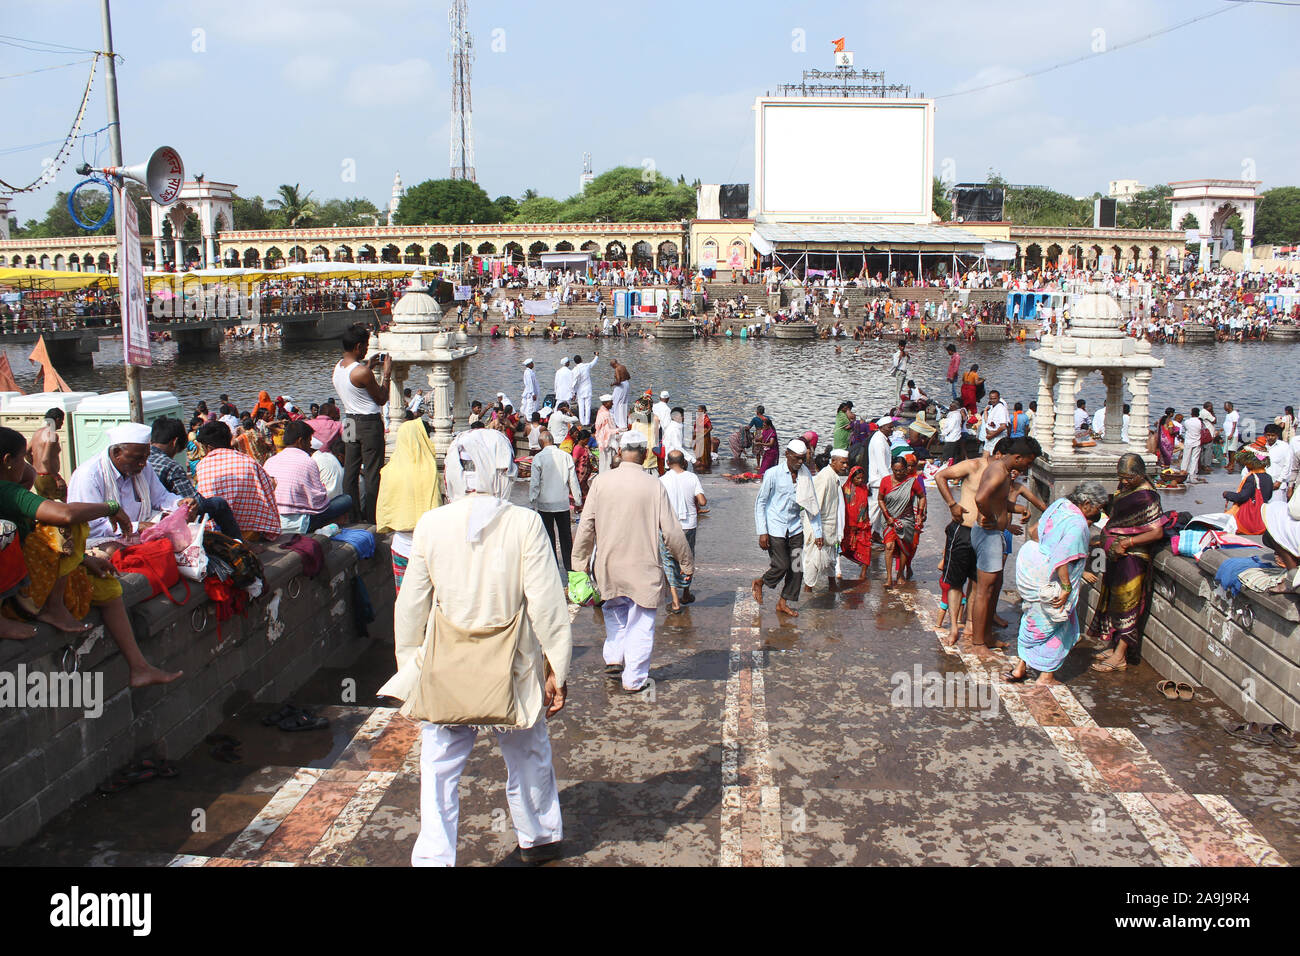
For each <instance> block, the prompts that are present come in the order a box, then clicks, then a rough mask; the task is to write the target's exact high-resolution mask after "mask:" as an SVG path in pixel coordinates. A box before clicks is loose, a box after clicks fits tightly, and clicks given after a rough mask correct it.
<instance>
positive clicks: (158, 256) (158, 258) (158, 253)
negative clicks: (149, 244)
mask: <svg viewBox="0 0 1300 956" xmlns="http://www.w3.org/2000/svg"><path fill="white" fill-rule="evenodd" d="M153 267H154V271H155V272H162V268H163V244H162V231H161V230H159V233H158V235H156V236H154V237H153Z"/></svg>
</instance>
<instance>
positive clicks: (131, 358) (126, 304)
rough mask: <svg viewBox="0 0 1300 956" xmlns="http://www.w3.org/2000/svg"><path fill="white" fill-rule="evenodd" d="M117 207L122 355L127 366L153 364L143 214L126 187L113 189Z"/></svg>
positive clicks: (118, 282)
mask: <svg viewBox="0 0 1300 956" xmlns="http://www.w3.org/2000/svg"><path fill="white" fill-rule="evenodd" d="M113 203H114V205H115V206H116V207H117V266H118V279H117V292H118V298H119V300H120V302H121V308H122V357H123V360H124V361H125V362H126V364H127V365H143V366H150V365H153V356H152V355H151V354H150V352H149V315H148V311H147V310H146V309H145V304H144V264H143V262H142V261H141V259H140V216H139V213H137V212H136V208H135V203H134V202H132V201H131V198H130V197H129V196H128V195H127V194H126V188H125V187H123V186H118V187H115V188H114V190H113Z"/></svg>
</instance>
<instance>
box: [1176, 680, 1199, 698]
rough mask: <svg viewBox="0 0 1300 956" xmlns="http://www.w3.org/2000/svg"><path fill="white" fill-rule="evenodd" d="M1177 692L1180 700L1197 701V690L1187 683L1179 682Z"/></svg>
mask: <svg viewBox="0 0 1300 956" xmlns="http://www.w3.org/2000/svg"><path fill="white" fill-rule="evenodd" d="M1175 690H1176V691H1177V692H1178V699H1179V700H1195V699H1196V688H1195V687H1193V686H1192V685H1191V684H1189V683H1187V682H1186V681H1181V680H1180V681H1179V682H1178V684H1177V686H1176V687H1175Z"/></svg>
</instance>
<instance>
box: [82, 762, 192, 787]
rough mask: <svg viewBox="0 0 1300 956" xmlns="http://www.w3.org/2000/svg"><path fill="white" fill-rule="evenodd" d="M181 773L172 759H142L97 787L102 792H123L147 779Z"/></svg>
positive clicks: (163, 777) (168, 776)
mask: <svg viewBox="0 0 1300 956" xmlns="http://www.w3.org/2000/svg"><path fill="white" fill-rule="evenodd" d="M179 774H180V771H179V770H177V769H176V765H175V764H174V763H172V762H171V761H170V760H161V759H159V760H141V761H139V762H138V763H133V764H131V765H130V766H128V767H124V768H122V769H121V770H119V771H117V773H115V774H113V776H111V777H109V778H108V779H107V780H105V781H104V782H103V783H101V784H100V785H99V786H98V787H96V788H95V789H96V790H98V791H99V792H100V793H121V792H122V791H123V790H128V789H130V788H131V787H134V786H135V785H136V784H138V783H144V782H145V781H146V780H158V779H163V780H166V779H170V778H172V777H175V776H178V775H179Z"/></svg>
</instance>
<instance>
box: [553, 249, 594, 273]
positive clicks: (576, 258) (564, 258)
mask: <svg viewBox="0 0 1300 956" xmlns="http://www.w3.org/2000/svg"><path fill="white" fill-rule="evenodd" d="M541 260H542V268H543V269H572V270H574V271H575V272H586V271H587V270H588V269H590V268H591V264H592V262H593V261H594V260H593V257H592V255H591V253H590V252H543V253H542V255H541Z"/></svg>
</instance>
